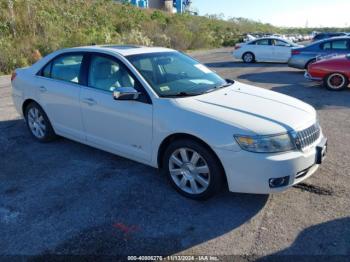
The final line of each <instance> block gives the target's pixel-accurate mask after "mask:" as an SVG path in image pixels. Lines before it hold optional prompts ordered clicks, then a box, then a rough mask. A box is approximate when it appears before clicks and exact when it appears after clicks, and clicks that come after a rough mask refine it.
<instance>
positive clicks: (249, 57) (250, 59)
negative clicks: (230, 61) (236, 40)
mask: <svg viewBox="0 0 350 262" xmlns="http://www.w3.org/2000/svg"><path fill="white" fill-rule="evenodd" d="M242 60H243V62H244V63H247V64H250V63H254V62H255V56H254V54H253V53H251V52H247V53H244V54H243V56H242Z"/></svg>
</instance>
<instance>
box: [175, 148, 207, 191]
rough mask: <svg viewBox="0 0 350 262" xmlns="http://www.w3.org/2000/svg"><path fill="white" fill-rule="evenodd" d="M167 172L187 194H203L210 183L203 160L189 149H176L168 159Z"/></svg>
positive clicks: (205, 163)
mask: <svg viewBox="0 0 350 262" xmlns="http://www.w3.org/2000/svg"><path fill="white" fill-rule="evenodd" d="M169 172H170V175H171V178H172V179H173V181H174V182H175V184H176V185H177V186H178V187H179V188H180V189H181V190H182V191H184V192H186V193H189V194H194V195H195V194H200V193H203V192H204V191H205V190H206V189H207V188H208V186H209V183H210V171H209V167H208V164H207V162H206V161H205V159H204V158H203V157H202V156H201V155H200V154H199V153H198V152H196V151H194V150H192V149H189V148H180V149H177V150H176V151H175V152H174V153H173V154H172V155H171V156H170V159H169Z"/></svg>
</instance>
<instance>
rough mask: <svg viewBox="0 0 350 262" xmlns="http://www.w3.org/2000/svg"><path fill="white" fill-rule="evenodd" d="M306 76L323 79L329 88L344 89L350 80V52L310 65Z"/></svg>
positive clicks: (315, 79) (311, 78)
mask: <svg viewBox="0 0 350 262" xmlns="http://www.w3.org/2000/svg"><path fill="white" fill-rule="evenodd" d="M305 77H306V78H307V79H309V80H314V81H323V83H324V85H325V87H326V88H328V89H329V90H335V91H339V90H344V89H346V88H347V87H348V85H349V80H350V54H349V55H342V56H334V57H331V58H325V59H322V60H319V61H316V62H315V63H312V64H310V65H309V66H308V69H307V72H306V73H305Z"/></svg>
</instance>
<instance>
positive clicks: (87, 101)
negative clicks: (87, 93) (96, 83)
mask: <svg viewBox="0 0 350 262" xmlns="http://www.w3.org/2000/svg"><path fill="white" fill-rule="evenodd" d="M83 103H85V104H88V105H89V106H93V105H96V104H97V102H96V100H95V99H93V98H84V99H83Z"/></svg>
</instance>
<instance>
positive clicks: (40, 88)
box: [39, 86, 47, 93]
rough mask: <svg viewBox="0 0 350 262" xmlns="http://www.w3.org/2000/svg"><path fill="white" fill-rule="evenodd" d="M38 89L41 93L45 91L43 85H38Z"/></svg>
mask: <svg viewBox="0 0 350 262" xmlns="http://www.w3.org/2000/svg"><path fill="white" fill-rule="evenodd" d="M39 91H40V92H41V93H45V92H46V91H47V89H46V87H45V86H40V87H39Z"/></svg>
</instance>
